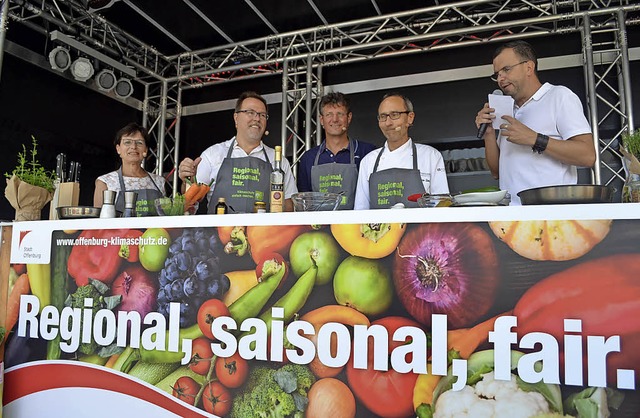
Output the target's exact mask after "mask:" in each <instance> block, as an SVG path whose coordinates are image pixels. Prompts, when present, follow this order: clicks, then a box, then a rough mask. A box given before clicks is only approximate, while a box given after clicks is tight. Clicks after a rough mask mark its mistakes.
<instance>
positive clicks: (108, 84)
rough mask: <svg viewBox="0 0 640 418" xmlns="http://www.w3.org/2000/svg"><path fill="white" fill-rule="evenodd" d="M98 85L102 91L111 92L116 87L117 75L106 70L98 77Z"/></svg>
mask: <svg viewBox="0 0 640 418" xmlns="http://www.w3.org/2000/svg"><path fill="white" fill-rule="evenodd" d="M96 84H97V86H98V89H100V90H102V91H111V90H112V89H113V87H114V86H115V85H116V75H115V74H114V73H113V71H111V70H107V69H104V70H102V71H100V72H99V73H98V75H97V76H96Z"/></svg>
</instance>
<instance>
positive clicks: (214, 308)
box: [197, 299, 231, 340]
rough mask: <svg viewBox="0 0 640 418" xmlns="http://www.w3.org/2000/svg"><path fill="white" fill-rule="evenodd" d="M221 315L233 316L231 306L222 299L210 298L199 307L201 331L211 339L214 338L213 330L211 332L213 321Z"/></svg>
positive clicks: (198, 317)
mask: <svg viewBox="0 0 640 418" xmlns="http://www.w3.org/2000/svg"><path fill="white" fill-rule="evenodd" d="M219 316H231V314H230V313H229V308H227V305H225V304H224V302H223V301H221V300H220V299H209V300H207V301H205V302H204V303H203V304H202V305H200V308H199V309H198V316H197V320H198V327H200V331H202V333H203V334H204V335H205V337H207V338H208V339H210V340H214V339H215V338H214V336H213V332H211V323H212V322H213V320H214V319H216V318H217V317H219Z"/></svg>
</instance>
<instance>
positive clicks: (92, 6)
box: [82, 0, 118, 12]
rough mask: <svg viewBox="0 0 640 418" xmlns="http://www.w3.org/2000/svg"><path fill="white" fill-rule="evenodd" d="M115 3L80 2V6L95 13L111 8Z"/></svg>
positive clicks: (97, 0)
mask: <svg viewBox="0 0 640 418" xmlns="http://www.w3.org/2000/svg"><path fill="white" fill-rule="evenodd" d="M116 1H118V0H82V4H83V5H84V7H85V8H86V9H87V10H89V11H90V12H95V11H96V10H100V9H106V8H108V7H111V6H113V4H114V3H115V2H116Z"/></svg>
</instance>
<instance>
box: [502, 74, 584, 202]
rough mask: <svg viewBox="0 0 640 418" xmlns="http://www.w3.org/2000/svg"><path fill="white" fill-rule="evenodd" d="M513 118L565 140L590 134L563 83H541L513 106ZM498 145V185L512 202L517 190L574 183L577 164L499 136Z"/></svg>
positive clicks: (577, 103)
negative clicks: (532, 93)
mask: <svg viewBox="0 0 640 418" xmlns="http://www.w3.org/2000/svg"><path fill="white" fill-rule="evenodd" d="M514 115H515V118H516V119H517V120H518V121H520V122H522V123H523V124H525V125H526V126H527V127H529V128H530V129H532V130H534V131H536V132H537V133H540V134H544V135H548V136H549V138H553V139H559V140H567V139H569V138H572V137H574V136H577V135H582V134H590V133H591V126H590V125H589V122H588V121H587V119H586V118H585V116H584V111H583V109H582V103H581V102H580V99H579V98H578V96H576V95H575V93H573V92H572V91H571V90H569V89H568V88H566V87H564V86H554V85H552V84H549V83H545V84H543V85H542V86H541V87H540V88H539V89H538V91H536V92H535V94H534V95H533V96H532V97H531V98H530V99H529V100H528V101H527V102H525V103H524V104H523V105H522V106H521V107H518V106H515V107H514ZM498 147H499V148H500V160H499V174H500V188H501V189H503V190H508V191H509V193H510V194H511V204H512V205H519V204H520V198H519V197H518V192H520V191H521V190H526V189H531V188H534V187H544V186H555V185H560V184H576V183H577V181H578V174H577V169H576V166H574V165H568V164H564V163H562V162H560V161H558V160H556V159H554V158H551V157H549V156H548V155H546V154H545V153H544V152H543V153H542V154H538V153H536V152H533V151H532V150H531V146H529V145H518V144H514V143H511V142H509V141H507V140H506V139H505V138H503V137H502V136H501V135H500V136H498Z"/></svg>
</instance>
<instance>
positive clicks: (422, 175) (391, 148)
mask: <svg viewBox="0 0 640 418" xmlns="http://www.w3.org/2000/svg"><path fill="white" fill-rule="evenodd" d="M415 116H416V115H415V113H414V111H413V104H412V103H411V101H410V100H409V99H408V98H407V97H405V96H403V95H401V94H399V93H389V94H387V95H385V96H384V97H383V99H382V102H380V105H379V106H378V116H377V119H378V126H379V127H380V130H381V131H382V133H383V134H384V136H385V137H386V138H387V141H386V142H385V144H384V146H383V147H382V148H378V149H377V150H374V151H372V152H370V153H369V154H367V156H366V157H364V158H363V159H362V162H361V163H360V172H359V174H358V187H357V189H356V201H355V209H384V208H390V207H392V206H394V205H396V204H398V203H402V204H403V205H404V206H407V207H413V206H417V204H416V203H415V202H409V200H408V197H409V196H410V195H412V194H416V193H431V194H441V193H449V186H448V184H447V174H446V172H445V169H444V160H443V158H442V155H441V154H440V152H438V151H437V150H436V149H435V148H433V147H431V146H429V145H424V144H416V143H415V142H413V140H412V139H411V138H410V137H409V127H410V126H412V125H413V121H414V119H415Z"/></svg>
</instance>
